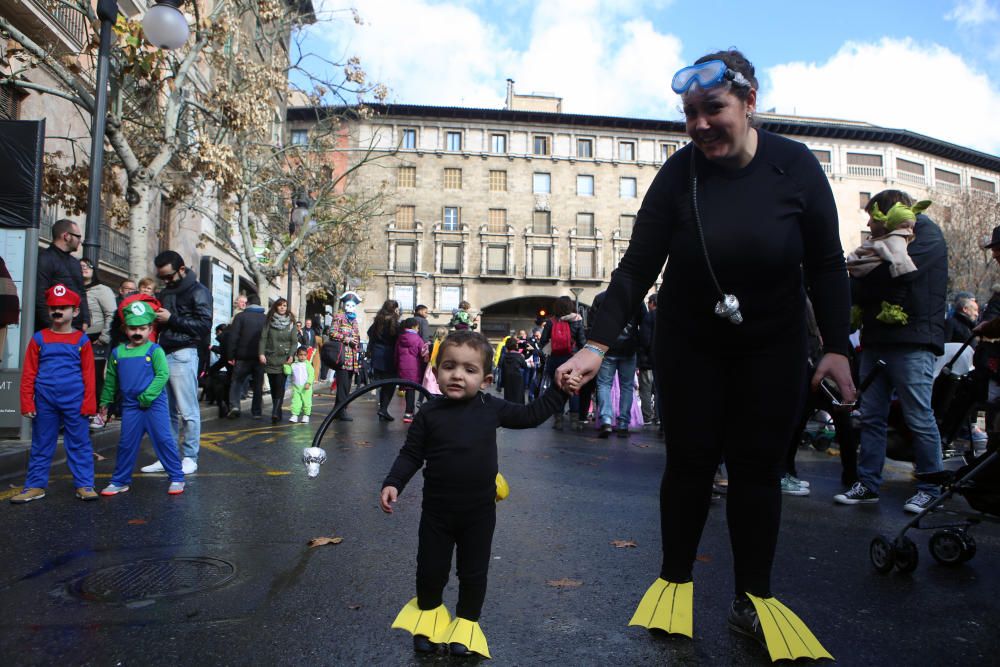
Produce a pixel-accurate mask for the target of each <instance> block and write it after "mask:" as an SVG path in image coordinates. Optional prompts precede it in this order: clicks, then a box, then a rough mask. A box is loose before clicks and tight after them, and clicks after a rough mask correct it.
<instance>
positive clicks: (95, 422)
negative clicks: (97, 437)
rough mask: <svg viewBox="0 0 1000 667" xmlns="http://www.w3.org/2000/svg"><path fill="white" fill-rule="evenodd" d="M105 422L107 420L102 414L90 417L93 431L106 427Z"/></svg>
mask: <svg viewBox="0 0 1000 667" xmlns="http://www.w3.org/2000/svg"><path fill="white" fill-rule="evenodd" d="M105 424H106V422H105V421H104V419H103V418H102V417H101V415H94V416H93V417H91V418H90V430H92V431H98V430H100V429H102V428H104V426H105Z"/></svg>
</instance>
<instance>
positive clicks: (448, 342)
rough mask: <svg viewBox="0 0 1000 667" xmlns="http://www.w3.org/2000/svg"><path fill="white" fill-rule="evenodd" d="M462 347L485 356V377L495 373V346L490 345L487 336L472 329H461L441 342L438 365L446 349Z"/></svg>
mask: <svg viewBox="0 0 1000 667" xmlns="http://www.w3.org/2000/svg"><path fill="white" fill-rule="evenodd" d="M462 345H465V346H467V347H471V348H473V349H474V350H479V352H480V354H482V355H483V375H489V374H490V373H492V372H493V346H492V345H490V341H488V340H486V336H484V335H483V334H481V333H479V332H478V331H473V330H472V329H459V330H458V331H452V332H451V333H450V334H448V337H447V338H445V339H444V340H443V341H441V347H439V348H438V357H437V358H438V363H439V364H440V363H441V357H442V356H443V355H444V351H445V348H448V347H461V346H462Z"/></svg>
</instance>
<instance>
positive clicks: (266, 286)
mask: <svg viewBox="0 0 1000 667" xmlns="http://www.w3.org/2000/svg"><path fill="white" fill-rule="evenodd" d="M254 280H255V281H257V295H258V296H260V305H262V306H264V309H265V310H266V309H267V307H268V303H267V300H268V299H269V298H270V296H271V283H270V281H269V280H268V279H267V276H266V275H264V272H263V271H255V272H254Z"/></svg>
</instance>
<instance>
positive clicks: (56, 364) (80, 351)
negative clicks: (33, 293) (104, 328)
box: [21, 329, 97, 415]
mask: <svg viewBox="0 0 1000 667" xmlns="http://www.w3.org/2000/svg"><path fill="white" fill-rule="evenodd" d="M39 339H41V345H40V344H39ZM43 348H44V349H43ZM81 376H82V377H81ZM81 380H82V382H79V381H81ZM38 394H43V395H46V396H47V397H49V398H52V399H54V400H55V399H57V400H58V402H59V403H60V404H61V405H72V404H73V403H75V402H76V401H79V402H80V414H82V415H93V414H96V413H97V397H96V395H95V388H94V348H93V347H91V345H90V339H89V338H87V334H85V333H83V332H82V331H77V330H76V329H74V330H73V331H71V332H69V333H56V332H55V331H52V329H42V330H41V331H38V332H36V333H35V335H33V336H32V337H31V340H30V341H28V349H27V351H26V352H25V353H24V370H23V372H22V374H21V414H28V413H33V412H37V410H36V409H35V396H36V395H38Z"/></svg>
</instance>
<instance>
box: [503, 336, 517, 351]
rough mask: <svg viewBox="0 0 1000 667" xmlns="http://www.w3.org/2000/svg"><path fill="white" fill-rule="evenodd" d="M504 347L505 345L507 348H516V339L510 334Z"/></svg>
mask: <svg viewBox="0 0 1000 667" xmlns="http://www.w3.org/2000/svg"><path fill="white" fill-rule="evenodd" d="M504 347H506V348H507V349H508V350H516V349H517V339H516V338H514V337H513V336H511V337H510V338H508V339H507V344H506V345H505V346H504Z"/></svg>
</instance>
